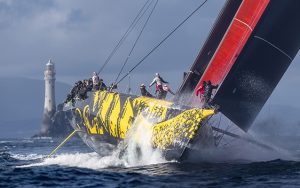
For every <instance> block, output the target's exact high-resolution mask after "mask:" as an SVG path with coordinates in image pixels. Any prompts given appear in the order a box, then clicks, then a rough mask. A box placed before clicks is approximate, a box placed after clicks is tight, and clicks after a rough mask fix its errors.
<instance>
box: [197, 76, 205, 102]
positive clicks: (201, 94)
mask: <svg viewBox="0 0 300 188" xmlns="http://www.w3.org/2000/svg"><path fill="white" fill-rule="evenodd" d="M205 86H206V81H203V82H202V85H201V86H200V87H199V88H198V89H197V90H196V96H199V97H200V101H201V103H203V102H204V88H205Z"/></svg>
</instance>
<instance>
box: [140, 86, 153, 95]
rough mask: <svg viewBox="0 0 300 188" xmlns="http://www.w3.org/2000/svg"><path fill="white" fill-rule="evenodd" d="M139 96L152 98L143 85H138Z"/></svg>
mask: <svg viewBox="0 0 300 188" xmlns="http://www.w3.org/2000/svg"><path fill="white" fill-rule="evenodd" d="M140 90H141V95H142V96H145V97H153V96H152V95H151V94H150V93H149V92H148V91H147V90H146V86H145V85H144V84H141V85H140Z"/></svg>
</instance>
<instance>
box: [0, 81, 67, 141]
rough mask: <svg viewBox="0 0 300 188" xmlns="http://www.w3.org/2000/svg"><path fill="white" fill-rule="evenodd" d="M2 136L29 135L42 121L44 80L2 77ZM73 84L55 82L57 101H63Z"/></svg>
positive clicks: (37, 128)
mask: <svg viewBox="0 0 300 188" xmlns="http://www.w3.org/2000/svg"><path fill="white" fill-rule="evenodd" d="M0 85H1V94H0V104H1V105H0V137H20V136H21V137H30V136H33V134H35V133H37V132H38V131H39V129H40V126H41V123H42V115H43V107H44V81H43V80H33V79H26V78H1V79H0ZM69 89H70V86H69V85H67V84H63V83H59V82H58V83H56V90H57V92H56V101H57V104H58V103H61V102H62V101H63V100H64V99H65V97H66V94H67V93H68V90H69Z"/></svg>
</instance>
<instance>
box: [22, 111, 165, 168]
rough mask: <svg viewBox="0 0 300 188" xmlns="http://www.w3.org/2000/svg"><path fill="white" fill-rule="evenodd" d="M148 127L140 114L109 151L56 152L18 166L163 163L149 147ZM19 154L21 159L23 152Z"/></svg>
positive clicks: (150, 130)
mask: <svg viewBox="0 0 300 188" xmlns="http://www.w3.org/2000/svg"><path fill="white" fill-rule="evenodd" d="M151 127H152V123H150V122H148V121H147V120H146V119H144V118H143V117H142V116H141V117H140V118H137V120H136V121H135V122H134V123H133V126H132V128H131V129H130V131H129V132H128V134H127V137H126V139H125V140H124V142H122V143H120V144H119V145H118V147H116V149H115V150H114V151H113V152H111V153H109V154H108V153H103V154H101V155H99V154H97V153H95V152H92V153H75V154H69V153H67V154H59V155H55V156H54V157H50V158H45V159H43V160H42V162H39V163H34V164H30V165H24V166H19V167H21V168H24V167H32V166H49V165H60V166H68V167H79V168H88V169H93V170H97V169H103V168H108V167H136V166H145V165H151V164H158V163H165V162H167V161H166V160H165V159H164V157H163V155H162V153H161V152H160V151H159V150H158V149H154V148H153V147H152V144H151V139H152V128H151ZM105 155H106V156H105ZM19 157H20V156H19ZM21 158H22V159H24V156H23V157H20V159H21ZM25 158H26V157H25ZM29 158H31V159H32V156H31V157H30V156H29V157H28V159H29ZM41 158H42V157H41Z"/></svg>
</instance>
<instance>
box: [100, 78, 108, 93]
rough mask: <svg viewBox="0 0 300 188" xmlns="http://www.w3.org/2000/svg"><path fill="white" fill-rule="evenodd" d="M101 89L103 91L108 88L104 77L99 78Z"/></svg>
mask: <svg viewBox="0 0 300 188" xmlns="http://www.w3.org/2000/svg"><path fill="white" fill-rule="evenodd" d="M99 90H101V91H103V90H107V86H106V85H105V83H104V82H103V79H102V78H100V79H99Z"/></svg>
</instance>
